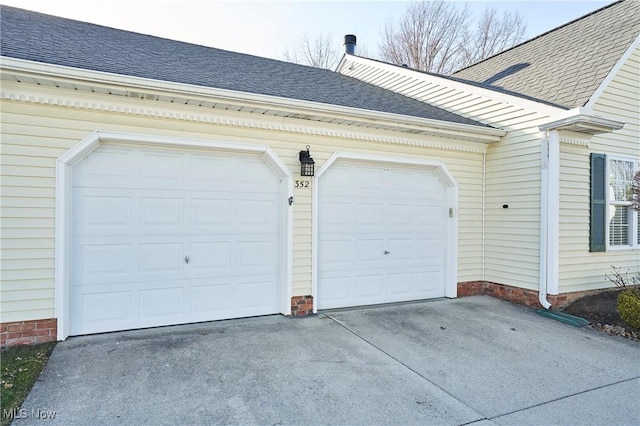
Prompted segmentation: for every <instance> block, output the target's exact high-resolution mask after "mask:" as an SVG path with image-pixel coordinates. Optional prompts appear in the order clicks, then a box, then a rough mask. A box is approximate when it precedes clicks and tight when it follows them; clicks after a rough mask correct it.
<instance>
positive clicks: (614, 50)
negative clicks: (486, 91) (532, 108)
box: [453, 0, 640, 108]
mask: <svg viewBox="0 0 640 426" xmlns="http://www.w3.org/2000/svg"><path fill="white" fill-rule="evenodd" d="M541 7H544V6H541ZM639 33H640V1H637V0H624V1H620V2H617V3H613V4H610V5H608V6H605V7H604V8H601V9H599V10H596V11H594V12H592V13H591V14H589V15H586V16H584V17H582V18H579V19H576V20H574V21H572V22H569V23H568V24H565V25H563V26H561V27H559V28H556V29H554V30H552V31H549V32H547V33H544V34H542V35H540V36H538V37H536V38H533V39H531V40H529V41H527V42H525V43H522V44H520V45H518V46H515V47H513V48H511V49H509V50H506V51H504V52H502V53H499V54H497V55H495V56H492V57H490V58H488V59H485V60H484V61H481V62H478V63H477V64H474V65H471V66H469V67H467V68H464V69H462V70H459V71H457V72H455V73H454V74H453V76H454V77H457V78H461V79H465V80H470V81H474V82H477V83H481V84H482V85H483V86H485V87H487V88H490V89H494V90H499V91H506V92H511V93H517V94H520V95H524V96H527V97H531V98H535V99H540V100H542V101H544V102H547V103H551V104H556V105H561V106H564V107H566V108H576V107H580V106H583V105H585V104H586V103H587V102H588V101H589V98H590V97H591V96H592V95H593V93H594V92H595V91H596V89H597V88H598V86H599V85H600V84H601V83H602V81H603V80H604V79H605V77H606V76H607V74H608V73H609V71H610V70H611V69H612V68H613V67H614V66H615V64H616V63H617V61H618V60H619V59H620V58H621V57H622V55H623V53H624V52H625V51H626V50H627V48H628V47H629V45H630V44H631V43H632V42H633V40H634V39H635V38H636V37H637V36H638V34H639Z"/></svg>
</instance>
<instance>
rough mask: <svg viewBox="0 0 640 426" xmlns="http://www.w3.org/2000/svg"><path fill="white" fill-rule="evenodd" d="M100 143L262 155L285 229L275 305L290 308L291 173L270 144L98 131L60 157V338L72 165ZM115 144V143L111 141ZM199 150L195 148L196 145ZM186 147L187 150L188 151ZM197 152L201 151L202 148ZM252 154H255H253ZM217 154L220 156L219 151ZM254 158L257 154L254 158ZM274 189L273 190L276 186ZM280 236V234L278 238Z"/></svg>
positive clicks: (65, 305)
mask: <svg viewBox="0 0 640 426" xmlns="http://www.w3.org/2000/svg"><path fill="white" fill-rule="evenodd" d="M102 143H117V144H119V145H121V146H125V147H126V146H127V145H136V146H143V147H144V146H147V147H152V148H154V151H155V150H157V149H160V148H167V147H172V148H176V147H182V148H185V150H190V151H192V152H196V153H197V152H198V151H200V150H202V153H203V154H206V155H209V154H216V153H220V155H223V154H224V155H229V154H230V153H231V154H233V153H238V154H242V153H244V154H254V155H255V156H257V157H260V158H262V159H263V161H264V163H263V164H265V163H266V165H265V167H266V168H265V170H269V169H271V170H272V173H273V176H274V179H279V181H280V182H279V183H277V180H276V181H274V182H275V185H276V186H277V185H279V186H280V189H279V190H278V193H280V194H281V195H280V197H281V200H279V201H277V202H280V203H281V206H282V207H281V208H280V209H279V211H280V212H281V213H280V215H281V217H280V218H277V219H276V221H277V222H278V223H279V225H278V227H279V228H280V229H281V231H280V232H281V234H280V237H278V239H279V240H280V241H279V243H277V244H278V245H279V247H280V254H279V255H277V262H278V268H279V271H280V283H279V284H278V285H279V286H280V287H279V288H278V293H279V297H280V300H279V301H277V302H276V303H277V305H278V307H279V308H277V309H279V310H280V312H281V313H283V314H285V315H288V314H290V309H291V306H290V300H291V295H292V291H293V290H292V279H293V236H292V234H293V215H292V208H291V207H289V205H288V203H286V200H287V199H288V198H289V197H291V196H292V195H293V175H292V173H291V171H290V170H289V169H288V167H286V165H285V164H284V163H283V162H282V161H281V160H280V159H279V158H278V157H277V155H276V154H275V153H274V152H273V151H272V150H271V148H269V147H268V146H266V145H250V144H236V143H228V142H224V141H216V140H200V139H180V138H167V137H162V136H151V135H139V134H125V133H115V132H101V131H95V132H93V133H91V134H90V135H88V136H87V137H85V138H84V139H83V140H82V141H80V142H79V143H78V144H76V145H75V146H73V147H72V148H71V149H69V150H68V151H67V152H65V153H64V154H63V155H61V156H60V157H59V158H58V159H57V160H56V186H55V193H56V204H55V208H56V219H55V237H56V241H55V267H56V268H55V278H54V279H55V316H56V318H57V320H58V336H57V338H58V340H64V339H66V338H67V337H68V336H69V335H70V328H71V318H70V315H71V312H72V310H71V290H70V285H71V279H72V276H71V274H72V259H71V247H72V240H71V236H72V233H71V230H72V222H71V220H72V218H71V212H72V204H71V202H72V200H71V198H72V197H71V193H72V182H71V168H72V166H74V164H79V162H80V161H81V160H82V159H83V158H84V157H86V156H88V155H89V154H90V153H91V152H92V151H93V150H95V149H96V148H98V147H99V146H100V145H101V144H102ZM110 146H117V145H110ZM193 150H197V151H193ZM185 152H186V151H185ZM198 155H199V154H198ZM250 157H253V156H250ZM216 158H218V157H217V156H216ZM254 161H255V160H254ZM274 193H275V192H274ZM276 241H277V240H276Z"/></svg>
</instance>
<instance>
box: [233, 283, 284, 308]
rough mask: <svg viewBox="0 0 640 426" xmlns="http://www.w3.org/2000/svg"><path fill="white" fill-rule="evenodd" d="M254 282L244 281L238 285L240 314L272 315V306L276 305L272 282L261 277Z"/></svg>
mask: <svg viewBox="0 0 640 426" xmlns="http://www.w3.org/2000/svg"><path fill="white" fill-rule="evenodd" d="M260 278H262V279H257V280H254V281H244V282H240V283H238V285H237V289H238V297H237V303H238V310H239V311H240V312H257V313H264V314H268V313H272V312H271V310H272V309H273V308H272V306H273V304H274V303H276V300H275V295H274V293H273V283H272V281H271V280H267V279H265V278H270V277H260Z"/></svg>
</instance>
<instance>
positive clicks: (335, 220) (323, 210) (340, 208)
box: [319, 200, 353, 228]
mask: <svg viewBox="0 0 640 426" xmlns="http://www.w3.org/2000/svg"><path fill="white" fill-rule="evenodd" d="M319 213H320V215H321V216H322V217H323V224H324V226H325V227H328V228H329V227H332V226H345V225H349V226H350V225H351V224H352V223H353V207H352V203H351V202H350V201H348V200H347V201H343V202H327V203H326V204H323V205H322V206H321V207H320V209H319Z"/></svg>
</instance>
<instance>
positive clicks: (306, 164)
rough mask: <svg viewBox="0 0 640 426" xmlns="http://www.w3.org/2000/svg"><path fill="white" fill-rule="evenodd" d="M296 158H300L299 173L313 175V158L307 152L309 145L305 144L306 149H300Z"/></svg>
mask: <svg viewBox="0 0 640 426" xmlns="http://www.w3.org/2000/svg"><path fill="white" fill-rule="evenodd" d="M298 159H299V160H300V175H301V176H313V174H314V166H315V164H316V163H315V161H313V158H311V154H309V145H307V150H306V151H300V154H299V155H298Z"/></svg>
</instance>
